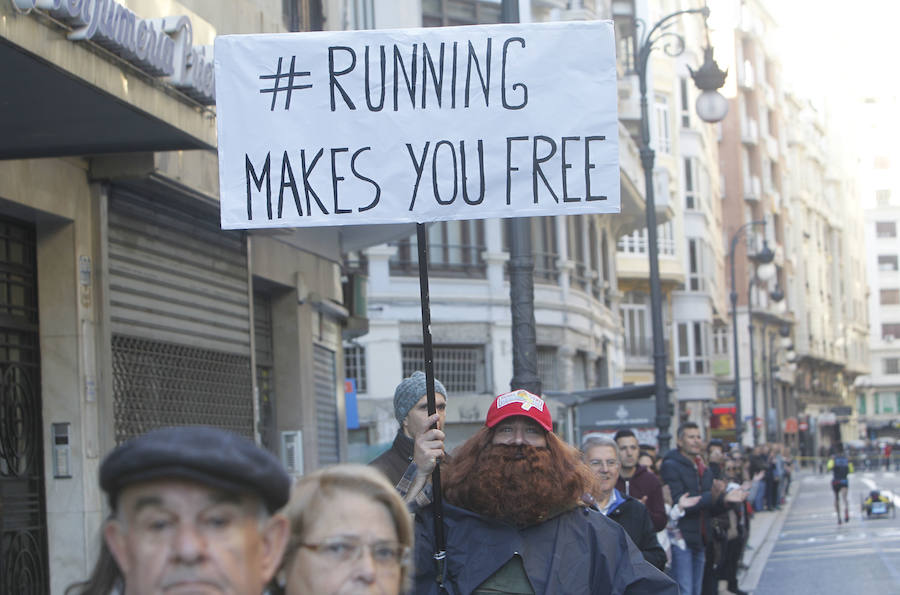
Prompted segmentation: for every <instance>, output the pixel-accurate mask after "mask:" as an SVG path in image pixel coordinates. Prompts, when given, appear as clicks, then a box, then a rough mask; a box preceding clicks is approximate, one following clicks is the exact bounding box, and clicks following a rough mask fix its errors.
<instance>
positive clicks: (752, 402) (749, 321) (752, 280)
mask: <svg viewBox="0 0 900 595" xmlns="http://www.w3.org/2000/svg"><path fill="white" fill-rule="evenodd" d="M757 280H758V279H757V277H756V274H755V271H754V274H753V275H751V276H750V281H748V282H747V332H749V333H750V416H751V417H752V418H753V446H756V445H757V444H759V424H758V423H757V418H758V415H759V414H758V413H757V411H756V357H755V354H754V353H753V335H754V334H756V333H755V332H754V329H753V286H754V285H755V284H756V282H757ZM763 349H765V346H763Z"/></svg>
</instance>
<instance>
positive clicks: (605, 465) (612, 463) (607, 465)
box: [590, 459, 619, 469]
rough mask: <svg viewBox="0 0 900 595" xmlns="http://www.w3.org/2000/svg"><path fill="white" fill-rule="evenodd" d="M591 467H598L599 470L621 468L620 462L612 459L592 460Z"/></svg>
mask: <svg viewBox="0 0 900 595" xmlns="http://www.w3.org/2000/svg"><path fill="white" fill-rule="evenodd" d="M590 465H591V467H596V468H598V469H615V468H616V467H618V466H619V461H617V460H615V459H610V460H608V461H601V460H600V459H591V462H590Z"/></svg>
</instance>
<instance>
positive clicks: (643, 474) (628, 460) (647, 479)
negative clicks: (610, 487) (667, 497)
mask: <svg viewBox="0 0 900 595" xmlns="http://www.w3.org/2000/svg"><path fill="white" fill-rule="evenodd" d="M615 441H616V444H618V445H619V457H620V460H621V465H622V466H621V469H620V471H619V480H618V482H616V489H618V490H619V492H620V493H621V494H623V495H625V496H631V497H632V498H635V499H636V500H640V502H641V503H642V504H643V505H644V506H646V507H647V511H648V512H649V513H650V519H651V520H652V521H653V528H654V530H656V531H662V530H663V529H665V528H666V507H665V504H664V502H663V495H662V485H661V484H660V482H659V479H658V478H657V477H656V475H654V474H653V472H652V471H650V470H649V469H647V468H646V467H642V466H641V465H639V464H638V454H640V448H639V446H638V440H637V437H635V435H634V432H632V431H631V430H619V431H618V432H616V435H615Z"/></svg>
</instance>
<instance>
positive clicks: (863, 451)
mask: <svg viewBox="0 0 900 595" xmlns="http://www.w3.org/2000/svg"><path fill="white" fill-rule="evenodd" d="M843 446H844V454H845V455H846V456H847V458H848V459H849V460H850V462H851V463H853V466H854V467H855V468H856V469H860V470H866V471H875V470H878V469H882V468H883V469H884V470H885V471H887V470H889V469H890V468H891V465H893V466H894V469H895V470H897V471H900V456H898V453H896V452H894V451H895V450H896V449H895V446H894V443H893V442H891V441H890V439H882V440H853V441H848V442H846V443H844V444H843ZM832 454H834V448H828V447H827V446H824V445H823V446H821V447H820V448H819V457H818V459H817V464H818V469H819V473H826V472H827V469H826V468H825V464H826V463H827V462H828V459H829V457H830V456H831V455H832Z"/></svg>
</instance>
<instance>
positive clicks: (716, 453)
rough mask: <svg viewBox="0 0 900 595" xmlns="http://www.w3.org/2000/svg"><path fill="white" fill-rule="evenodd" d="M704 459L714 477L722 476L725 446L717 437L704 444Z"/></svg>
mask: <svg viewBox="0 0 900 595" xmlns="http://www.w3.org/2000/svg"><path fill="white" fill-rule="evenodd" d="M706 460H707V464H708V465H709V468H710V470H711V471H712V474H713V477H714V478H715V479H721V478H722V461H724V460H725V447H724V445H723V444H722V441H721V440H719V439H718V438H713V439H712V440H710V441H709V443H708V444H707V445H706Z"/></svg>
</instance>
